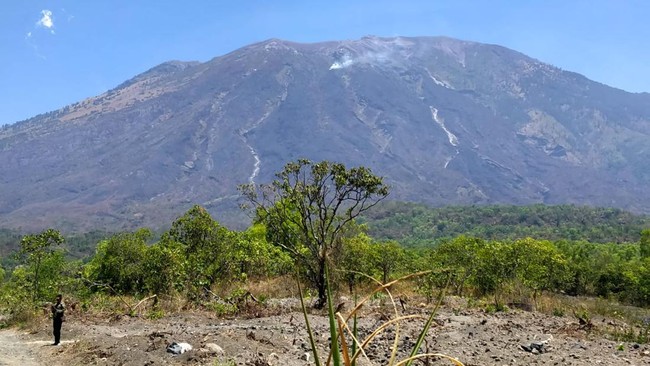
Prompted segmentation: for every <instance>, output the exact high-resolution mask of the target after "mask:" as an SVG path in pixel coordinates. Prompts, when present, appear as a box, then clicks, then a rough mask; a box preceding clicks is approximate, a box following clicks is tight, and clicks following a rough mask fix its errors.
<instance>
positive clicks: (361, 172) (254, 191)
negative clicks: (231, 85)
mask: <svg viewBox="0 0 650 366" xmlns="http://www.w3.org/2000/svg"><path fill="white" fill-rule="evenodd" d="M276 177H277V179H276V180H275V181H273V182H272V183H271V184H270V185H262V186H259V187H256V186H254V185H244V186H241V187H240V190H241V191H242V193H243V194H244V195H245V196H246V197H247V198H248V200H249V201H250V202H251V203H252V204H253V206H254V208H255V209H256V212H257V218H258V221H259V222H264V223H265V224H266V226H267V229H268V231H269V233H270V235H269V241H271V242H272V243H273V244H275V245H277V246H279V247H281V248H283V249H284V250H286V251H287V252H288V253H290V254H291V256H292V257H293V259H294V260H295V261H296V262H297V263H298V264H299V265H301V266H302V267H303V268H304V269H305V272H306V275H307V277H308V278H309V280H310V282H311V284H312V285H313V286H314V287H316V289H317V290H318V298H319V302H318V304H317V306H319V307H322V306H324V305H325V299H326V297H327V294H326V288H325V287H326V286H325V265H326V262H327V260H328V258H330V257H334V256H337V255H338V254H339V253H340V250H341V246H342V243H343V237H344V236H345V235H344V234H345V230H346V228H347V227H348V225H349V224H350V223H352V221H353V220H354V219H355V218H356V217H357V216H359V215H360V214H362V213H363V212H365V211H367V210H368V209H370V208H371V207H373V206H375V205H376V204H377V202H379V201H380V200H382V199H383V198H384V197H386V196H387V195H388V187H387V186H386V185H384V183H383V182H382V178H380V177H377V176H375V175H373V174H372V172H371V171H370V169H368V168H365V167H358V168H351V169H347V168H346V167H345V166H344V165H343V164H339V163H331V162H328V161H322V162H320V163H313V162H311V161H309V160H305V159H301V160H298V161H296V162H290V163H288V164H286V165H285V167H284V169H283V170H282V171H281V172H279V173H277V174H276Z"/></svg>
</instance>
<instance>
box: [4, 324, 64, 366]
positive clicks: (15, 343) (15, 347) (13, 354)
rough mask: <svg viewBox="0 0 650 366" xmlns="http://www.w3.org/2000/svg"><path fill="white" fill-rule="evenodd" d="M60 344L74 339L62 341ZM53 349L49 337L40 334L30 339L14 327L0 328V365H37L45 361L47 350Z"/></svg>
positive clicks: (44, 363) (43, 363)
mask: <svg viewBox="0 0 650 366" xmlns="http://www.w3.org/2000/svg"><path fill="white" fill-rule="evenodd" d="M61 343H62V345H65V344H70V343H74V341H62V342H61ZM53 349H54V346H52V340H51V339H43V337H42V336H39V337H38V338H34V339H32V337H30V336H29V335H28V334H26V333H21V332H20V331H17V330H15V329H3V330H0V366H39V365H46V364H51V363H50V362H46V355H47V353H48V351H51V350H53Z"/></svg>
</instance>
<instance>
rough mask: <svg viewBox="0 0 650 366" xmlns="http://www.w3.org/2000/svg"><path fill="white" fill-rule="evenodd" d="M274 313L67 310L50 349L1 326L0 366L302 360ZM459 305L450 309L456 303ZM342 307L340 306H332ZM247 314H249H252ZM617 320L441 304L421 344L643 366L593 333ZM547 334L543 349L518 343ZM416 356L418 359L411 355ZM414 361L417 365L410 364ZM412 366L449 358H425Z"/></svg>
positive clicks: (420, 310) (367, 323)
mask: <svg viewBox="0 0 650 366" xmlns="http://www.w3.org/2000/svg"><path fill="white" fill-rule="evenodd" d="M269 306H271V307H273V309H274V312H275V313H276V314H277V313H280V315H272V316H261V317H258V318H255V317H253V318H248V319H246V318H236V319H224V318H218V317H216V316H214V314H212V313H209V312H188V313H179V314H174V315H170V316H166V317H163V318H161V319H157V320H147V319H144V318H139V317H129V316H122V317H113V318H110V319H106V318H97V317H88V316H81V315H79V316H75V315H74V314H70V315H69V316H68V320H67V321H66V322H65V323H64V325H63V332H62V337H63V344H62V345H60V346H51V342H52V337H51V324H50V323H49V322H47V321H46V320H44V321H43V322H42V323H41V324H40V325H38V326H37V327H36V329H34V330H33V331H31V332H29V333H25V332H24V331H22V332H21V331H18V330H14V329H5V330H1V331H0V365H9V366H17V365H26V366H32V365H50V366H55V365H65V366H71V365H252V366H269V365H273V366H275V365H288V366H292V365H310V364H313V359H312V357H311V354H310V353H309V349H310V347H309V339H308V337H307V333H306V330H305V322H304V318H303V315H302V313H300V312H299V311H297V310H298V309H299V305H298V302H297V300H295V299H285V300H278V301H276V303H275V304H271V305H269ZM456 309H458V308H456ZM430 310H431V309H430V308H424V307H421V306H415V305H413V306H407V308H406V310H405V311H403V310H401V309H400V313H403V314H404V315H407V314H423V315H426V314H427V312H428V311H430ZM341 313H342V314H345V313H346V311H345V310H343V311H342V312H341ZM390 314H391V312H390V308H387V307H381V306H379V305H372V306H370V305H369V306H367V307H365V308H364V312H363V317H362V319H360V324H359V329H360V335H361V336H362V338H363V337H365V336H366V335H367V334H369V332H370V331H372V330H374V329H375V328H376V327H378V326H379V325H380V324H382V323H383V322H384V321H385V320H386V319H388V318H389V317H391V315H390ZM254 315H255V314H253V316H254ZM310 322H311V324H312V327H313V328H314V330H315V334H316V337H317V342H318V346H317V347H319V348H320V349H321V358H323V357H324V356H323V355H325V354H326V353H325V351H324V349H325V346H326V344H327V342H328V337H329V331H328V330H327V327H326V326H327V318H325V317H324V316H323V314H312V315H311V317H310ZM402 324H403V325H402V327H401V328H400V337H399V357H398V359H403V358H404V356H405V355H406V354H407V353H408V352H409V351H410V349H411V348H412V345H413V342H414V340H415V338H416V337H417V333H418V332H419V330H420V329H421V328H422V325H423V324H424V320H423V319H412V320H409V321H406V322H404V323H402ZM616 327H620V328H621V329H623V327H624V325H623V324H617V323H616V321H614V320H609V319H602V318H599V319H594V320H593V327H591V329H589V327H587V326H584V325H582V326H581V325H580V324H578V321H577V319H576V318H575V317H570V316H565V317H556V316H551V315H545V314H541V313H536V312H527V311H523V310H510V311H508V312H501V313H492V314H488V313H485V312H484V311H483V310H480V309H466V310H454V309H453V307H452V306H449V305H448V306H443V308H442V309H440V310H439V312H438V315H437V316H436V318H435V323H434V324H433V326H432V327H431V329H430V331H429V333H428V336H427V338H426V343H425V345H423V346H422V351H425V352H440V353H444V354H447V355H450V356H452V357H455V358H457V359H458V360H460V361H461V362H463V364H465V365H467V366H470V365H499V366H501V365H590V366H594V365H650V346H648V345H646V344H634V343H625V342H624V343H621V342H615V341H611V340H608V339H606V338H604V337H603V335H602V333H603V332H604V331H605V330H606V329H610V330H611V329H614V328H616ZM394 337H395V329H394V328H387V329H386V330H385V331H384V332H383V333H382V334H381V336H380V337H379V338H378V339H376V340H375V341H373V342H372V343H370V345H369V347H368V348H367V353H368V359H362V360H361V361H360V362H359V363H358V365H360V366H363V365H385V364H387V363H388V359H389V357H390V351H389V349H390V346H391V345H392V343H393V339H394ZM542 341H548V342H547V343H546V344H545V346H544V352H543V353H538V352H528V351H526V350H524V349H523V348H522V346H530V344H531V343H533V342H542ZM172 342H186V343H189V344H190V345H191V346H192V347H193V350H191V351H188V352H185V353H184V354H182V355H173V354H171V353H169V352H167V351H166V348H167V345H168V344H170V343H172ZM418 362H420V361H418ZM416 364H418V363H417V362H416ZM419 365H451V363H450V362H449V361H448V360H443V359H435V358H432V359H429V361H428V363H425V362H420V363H419Z"/></svg>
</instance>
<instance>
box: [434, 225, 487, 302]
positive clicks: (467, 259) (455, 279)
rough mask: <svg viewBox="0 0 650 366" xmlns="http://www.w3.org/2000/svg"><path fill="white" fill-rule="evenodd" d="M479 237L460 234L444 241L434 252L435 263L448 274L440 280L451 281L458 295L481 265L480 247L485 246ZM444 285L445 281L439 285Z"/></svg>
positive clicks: (461, 293) (450, 283) (460, 294)
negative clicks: (479, 257)
mask: <svg viewBox="0 0 650 366" xmlns="http://www.w3.org/2000/svg"><path fill="white" fill-rule="evenodd" d="M483 244H484V242H483V240H481V239H479V238H473V237H467V236H462V235H461V236H459V237H457V238H454V239H453V240H448V241H444V242H442V243H441V244H440V245H439V246H438V247H437V248H436V249H435V252H434V256H433V263H434V265H435V266H436V267H437V268H440V269H442V271H443V273H445V274H447V276H440V277H439V280H440V281H447V280H448V281H449V285H450V286H451V288H453V289H454V291H455V293H456V295H458V296H462V295H463V290H464V288H465V286H466V285H467V283H468V281H469V280H470V278H472V277H473V276H475V275H476V273H477V270H478V267H479V259H478V254H479V249H480V248H481V247H482V246H483ZM442 285H444V283H443V282H440V283H438V286H442Z"/></svg>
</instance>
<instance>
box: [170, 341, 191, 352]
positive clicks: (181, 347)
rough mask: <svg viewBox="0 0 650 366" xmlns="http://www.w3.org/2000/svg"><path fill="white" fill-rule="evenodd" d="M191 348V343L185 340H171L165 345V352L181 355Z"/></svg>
mask: <svg viewBox="0 0 650 366" xmlns="http://www.w3.org/2000/svg"><path fill="white" fill-rule="evenodd" d="M191 350H192V345H190V344H189V343H185V342H179V343H176V342H172V343H170V344H169V346H167V352H169V353H172V354H175V355H181V354H183V353H185V352H187V351H191Z"/></svg>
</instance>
